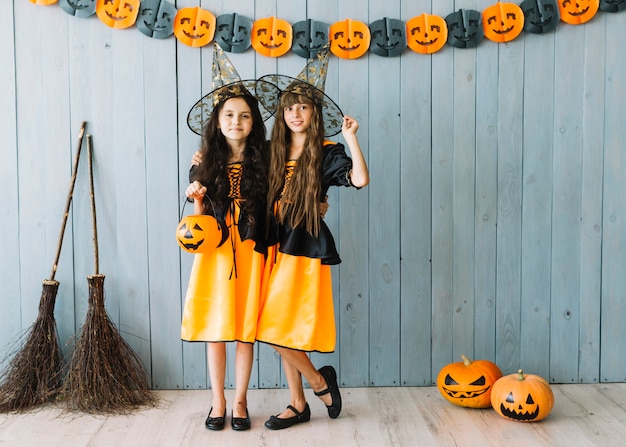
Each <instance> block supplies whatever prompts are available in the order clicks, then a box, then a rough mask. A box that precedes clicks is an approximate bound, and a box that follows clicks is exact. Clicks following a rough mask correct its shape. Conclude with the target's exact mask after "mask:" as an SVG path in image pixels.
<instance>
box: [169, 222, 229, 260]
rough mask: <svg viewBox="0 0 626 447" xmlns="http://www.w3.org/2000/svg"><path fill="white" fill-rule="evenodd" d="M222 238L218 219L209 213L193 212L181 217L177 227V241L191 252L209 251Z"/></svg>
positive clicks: (181, 246)
mask: <svg viewBox="0 0 626 447" xmlns="http://www.w3.org/2000/svg"><path fill="white" fill-rule="evenodd" d="M221 240H222V231H221V229H220V226H219V224H218V223H217V220H216V219H215V217H213V216H209V215H207V214H192V215H189V216H184V217H183V218H181V220H180V222H179V223H178V226H177V227H176V242H178V245H179V246H180V248H182V249H183V250H185V251H187V252H189V253H208V252H210V251H212V250H214V249H215V248H216V247H217V246H218V245H219V243H220V242H221Z"/></svg>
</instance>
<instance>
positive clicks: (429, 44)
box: [406, 14, 448, 54]
mask: <svg viewBox="0 0 626 447" xmlns="http://www.w3.org/2000/svg"><path fill="white" fill-rule="evenodd" d="M447 40H448V25H447V24H446V21H445V19H444V18H443V17H439V16H435V15H431V14H422V15H419V16H417V17H413V18H412V19H410V20H409V21H407V22H406V42H407V45H408V47H409V48H410V49H412V50H413V51H415V52H416V53H420V54H431V53H435V52H437V51H439V50H441V49H442V48H443V46H444V45H445V44H446V41H447Z"/></svg>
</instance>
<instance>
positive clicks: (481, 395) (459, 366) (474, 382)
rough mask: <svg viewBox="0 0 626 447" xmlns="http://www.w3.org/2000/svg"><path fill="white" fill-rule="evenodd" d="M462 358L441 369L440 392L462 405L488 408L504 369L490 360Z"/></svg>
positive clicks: (447, 398) (438, 384)
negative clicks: (501, 369)
mask: <svg viewBox="0 0 626 447" xmlns="http://www.w3.org/2000/svg"><path fill="white" fill-rule="evenodd" d="M461 358H462V359H463V361H462V362H454V363H450V364H448V365H446V366H444V367H443V368H441V370H440V371H439V374H438V376H437V388H438V389H439V392H440V393H441V395H442V396H443V397H444V398H445V399H446V400H448V401H449V402H452V403H453V404H455V405H459V406H461V407H468V408H488V407H489V406H490V405H491V400H490V396H491V389H492V387H493V384H494V383H495V382H496V380H498V379H499V378H500V377H502V371H500V368H498V366H497V365H496V364H495V363H492V362H490V361H488V360H474V361H471V360H470V359H469V358H468V357H467V356H465V355H462V356H461Z"/></svg>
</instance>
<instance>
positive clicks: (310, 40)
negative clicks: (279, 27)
mask: <svg viewBox="0 0 626 447" xmlns="http://www.w3.org/2000/svg"><path fill="white" fill-rule="evenodd" d="M292 29H293V45H292V47H291V49H292V50H293V52H294V53H296V54H297V55H298V56H301V57H305V58H307V59H312V58H313V57H315V55H316V54H317V53H319V51H320V50H321V49H322V47H323V46H324V45H325V44H326V42H328V30H329V26H328V25H327V24H325V23H323V22H318V21H317V20H312V19H307V20H302V21H300V22H296V23H294V24H293V26H292Z"/></svg>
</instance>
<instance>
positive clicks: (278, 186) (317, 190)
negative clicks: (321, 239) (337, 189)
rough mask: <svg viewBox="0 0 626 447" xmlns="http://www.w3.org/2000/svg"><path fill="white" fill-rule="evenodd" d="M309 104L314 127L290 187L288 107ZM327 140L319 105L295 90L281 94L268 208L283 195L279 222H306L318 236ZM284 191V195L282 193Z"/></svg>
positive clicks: (312, 233) (277, 112) (278, 217)
mask: <svg viewBox="0 0 626 447" xmlns="http://www.w3.org/2000/svg"><path fill="white" fill-rule="evenodd" d="M294 104H308V105H310V106H312V107H313V114H312V116H311V127H309V130H308V135H307V138H306V142H305V148H304V151H303V152H302V155H301V156H300V159H299V160H298V164H297V165H296V167H295V170H294V173H293V177H292V178H291V180H290V181H289V184H288V187H287V188H286V190H285V191H283V187H284V184H285V163H286V162H287V157H288V154H289V148H290V147H291V131H290V130H289V128H288V127H287V125H286V124H285V118H284V110H285V107H289V106H293V105H294ZM323 144H324V123H323V117H322V113H321V109H320V107H319V106H318V105H317V104H316V103H314V102H313V101H312V100H311V99H310V98H308V97H307V96H303V95H298V94H294V93H288V92H287V93H284V94H282V95H281V98H280V103H279V105H278V109H277V111H276V120H275V121H274V127H273V129H272V139H271V141H270V169H269V174H268V177H269V189H268V195H267V204H268V212H269V211H271V207H272V206H273V203H274V201H275V200H276V199H278V198H281V206H280V211H279V213H278V215H277V216H276V218H277V220H278V222H280V223H282V222H285V221H287V222H288V223H289V225H291V226H292V227H294V228H295V227H296V226H298V225H304V226H305V228H306V230H307V232H308V233H309V234H311V235H313V236H317V235H318V233H319V227H320V219H321V216H320V210H319V202H320V199H321V188H322V185H321V178H320V175H321V166H322V156H323V152H322V148H323ZM281 193H282V197H281Z"/></svg>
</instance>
